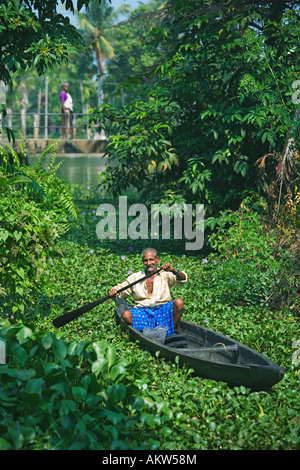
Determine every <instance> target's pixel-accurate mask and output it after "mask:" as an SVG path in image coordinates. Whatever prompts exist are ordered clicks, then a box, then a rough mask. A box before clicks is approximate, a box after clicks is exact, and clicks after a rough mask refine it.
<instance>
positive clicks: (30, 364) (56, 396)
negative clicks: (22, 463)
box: [0, 322, 167, 450]
mask: <svg viewBox="0 0 300 470" xmlns="http://www.w3.org/2000/svg"><path fill="white" fill-rule="evenodd" d="M0 338H1V339H2V340H4V341H5V343H6V348H7V350H6V354H7V361H6V362H7V364H4V365H1V367H0V403H1V407H0V416H1V418H0V423H1V424H0V435H1V438H0V449H1V450H6V449H48V450H49V449H56V450H61V449H70V450H72V449H74V450H80V449H90V450H93V449H94V450H95V449H97V450H102V449H143V448H144V449H146V448H147V449H151V448H153V446H157V445H158V444H159V441H154V440H153V439H152V438H151V430H152V428H153V427H154V426H157V425H160V424H161V425H164V423H165V421H167V416H166V415H165V414H164V413H163V412H158V411H157V408H156V406H154V405H151V404H150V405H146V403H145V400H144V397H143V380H142V379H141V377H139V375H138V373H137V371H136V370H137V367H138V363H137V362H132V363H128V362H127V361H125V360H124V359H121V358H120V357H119V356H118V355H117V354H116V350H115V348H114V347H112V346H110V345H109V344H108V343H107V342H106V341H97V342H94V343H93V342H91V341H87V340H85V341H81V342H76V341H74V340H73V341H69V342H65V341H63V340H62V339H59V338H58V337H57V336H56V335H55V334H54V333H51V332H41V333H38V332H33V331H32V330H31V329H30V328H29V327H28V326H26V325H24V324H19V325H18V326H16V325H10V324H9V323H8V322H7V323H5V324H2V325H1V327H0Z"/></svg>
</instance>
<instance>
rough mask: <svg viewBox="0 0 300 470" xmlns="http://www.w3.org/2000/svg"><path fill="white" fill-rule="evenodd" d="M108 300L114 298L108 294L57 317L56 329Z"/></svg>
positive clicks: (129, 285)
mask: <svg viewBox="0 0 300 470" xmlns="http://www.w3.org/2000/svg"><path fill="white" fill-rule="evenodd" d="M161 270H162V268H159V269H158V270H157V271H153V272H151V273H150V274H147V275H146V276H144V277H141V278H140V279H138V280H137V281H134V282H132V283H131V284H128V286H125V287H122V289H119V290H118V291H117V294H120V292H123V291H124V290H126V289H129V288H130V287H132V286H134V285H135V284H137V283H138V282H141V281H143V280H144V279H147V277H151V276H154V274H157V273H159V271H161ZM108 299H112V297H111V296H110V295H109V294H108V295H106V296H105V297H102V299H99V300H95V301H94V302H90V303H89V304H87V305H83V306H82V307H79V308H76V309H75V310H72V311H71V312H68V313H65V314H64V315H61V316H60V317H57V318H55V319H54V320H53V325H54V326H55V327H56V328H59V327H60V326H64V325H66V324H67V323H70V322H71V321H73V320H75V319H76V318H78V317H80V316H81V315H83V314H84V313H86V312H89V311H90V310H92V309H93V308H95V307H97V305H100V304H103V302H106V301H107V300H108Z"/></svg>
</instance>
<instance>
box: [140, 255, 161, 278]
mask: <svg viewBox="0 0 300 470" xmlns="http://www.w3.org/2000/svg"><path fill="white" fill-rule="evenodd" d="M159 259H160V258H159V256H157V257H155V255H154V252H153V251H147V252H146V253H145V254H144V257H143V263H144V266H145V272H146V274H147V273H149V274H150V273H151V271H156V268H157V265H158V263H159Z"/></svg>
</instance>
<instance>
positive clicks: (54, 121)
mask: <svg viewBox="0 0 300 470" xmlns="http://www.w3.org/2000/svg"><path fill="white" fill-rule="evenodd" d="M63 116H64V118H65V124H64V121H63V120H62V114H61V113H47V114H46V113H40V114H37V113H28V112H26V113H25V112H20V113H14V112H8V113H7V115H6V117H5V119H3V122H2V125H3V127H5V126H7V127H9V128H10V129H12V131H13V132H14V134H15V137H16V138H19V137H23V138H24V139H61V138H74V139H105V136H104V134H103V133H101V134H99V133H98V132H97V130H96V127H95V128H94V129H90V128H88V127H87V126H86V123H87V117H88V116H90V115H88V114H83V113H72V126H71V127H70V128H69V126H68V115H67V114H65V115H63Z"/></svg>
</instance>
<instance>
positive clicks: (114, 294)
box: [108, 287, 118, 297]
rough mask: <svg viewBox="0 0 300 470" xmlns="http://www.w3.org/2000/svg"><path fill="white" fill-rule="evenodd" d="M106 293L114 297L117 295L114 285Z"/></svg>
mask: <svg viewBox="0 0 300 470" xmlns="http://www.w3.org/2000/svg"><path fill="white" fill-rule="evenodd" d="M108 294H109V295H110V297H115V296H117V295H118V289H116V287H113V288H112V289H110V291H109V292H108Z"/></svg>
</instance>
